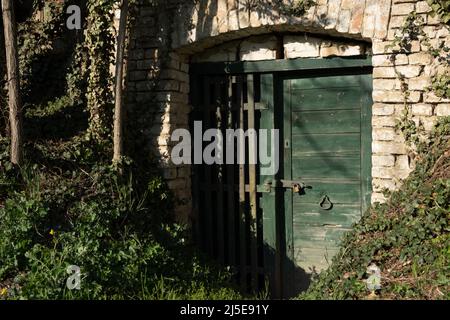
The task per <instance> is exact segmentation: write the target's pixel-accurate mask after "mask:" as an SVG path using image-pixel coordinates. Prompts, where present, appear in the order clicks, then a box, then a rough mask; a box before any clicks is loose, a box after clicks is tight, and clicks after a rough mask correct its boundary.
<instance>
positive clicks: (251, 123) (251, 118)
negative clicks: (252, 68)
mask: <svg viewBox="0 0 450 320" xmlns="http://www.w3.org/2000/svg"><path fill="white" fill-rule="evenodd" d="M254 92H255V88H254V79H253V74H249V75H247V105H248V113H247V117H248V118H247V121H248V130H249V166H248V167H249V187H250V190H249V191H250V257H251V279H252V281H251V283H252V290H255V292H257V291H258V244H257V241H258V240H257V223H258V222H257V210H258V207H257V193H256V160H257V157H254V160H255V161H254V162H252V156H251V154H252V153H253V154H255V155H256V145H255V144H254V142H256V133H255V137H254V138H255V139H254V140H253V142H252V140H251V135H253V133H252V132H251V130H255V96H254Z"/></svg>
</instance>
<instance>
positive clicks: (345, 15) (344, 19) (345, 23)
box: [336, 10, 352, 33]
mask: <svg viewBox="0 0 450 320" xmlns="http://www.w3.org/2000/svg"><path fill="white" fill-rule="evenodd" d="M351 17H352V12H351V11H350V10H341V12H340V13H339V18H338V23H337V25H336V30H337V31H338V32H341V33H347V32H348V30H349V28H350V20H351Z"/></svg>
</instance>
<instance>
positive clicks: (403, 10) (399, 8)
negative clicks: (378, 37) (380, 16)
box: [391, 3, 415, 16]
mask: <svg viewBox="0 0 450 320" xmlns="http://www.w3.org/2000/svg"><path fill="white" fill-rule="evenodd" d="M391 10H392V11H391V14H392V15H393V16H399V15H408V14H410V13H411V12H413V11H414V10H415V8H414V3H398V4H394V5H393V6H392V9H391Z"/></svg>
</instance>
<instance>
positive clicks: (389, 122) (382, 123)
mask: <svg viewBox="0 0 450 320" xmlns="http://www.w3.org/2000/svg"><path fill="white" fill-rule="evenodd" d="M395 125H396V121H395V118H393V117H391V116H374V117H372V126H373V127H374V128H377V127H378V128H379V127H395Z"/></svg>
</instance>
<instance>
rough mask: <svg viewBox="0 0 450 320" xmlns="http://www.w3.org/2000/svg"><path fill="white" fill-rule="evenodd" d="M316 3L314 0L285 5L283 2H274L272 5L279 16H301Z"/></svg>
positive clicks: (292, 2) (279, 0) (277, 0)
mask: <svg viewBox="0 0 450 320" xmlns="http://www.w3.org/2000/svg"><path fill="white" fill-rule="evenodd" d="M315 3H316V1H315V0H297V1H291V2H290V3H289V4H286V3H285V2H284V1H283V0H274V5H275V6H276V7H278V8H279V11H280V13H281V14H284V15H293V16H297V17H299V16H302V15H304V14H305V13H306V12H307V11H308V10H309V9H310V8H311V7H312V6H314V5H315Z"/></svg>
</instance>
